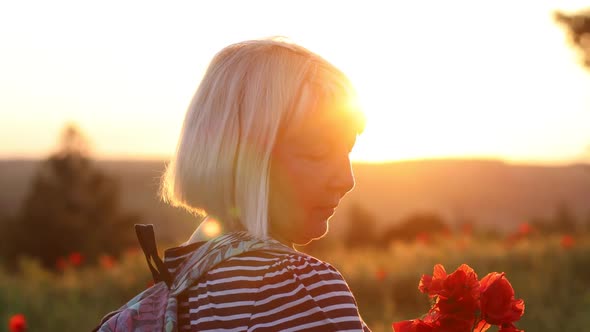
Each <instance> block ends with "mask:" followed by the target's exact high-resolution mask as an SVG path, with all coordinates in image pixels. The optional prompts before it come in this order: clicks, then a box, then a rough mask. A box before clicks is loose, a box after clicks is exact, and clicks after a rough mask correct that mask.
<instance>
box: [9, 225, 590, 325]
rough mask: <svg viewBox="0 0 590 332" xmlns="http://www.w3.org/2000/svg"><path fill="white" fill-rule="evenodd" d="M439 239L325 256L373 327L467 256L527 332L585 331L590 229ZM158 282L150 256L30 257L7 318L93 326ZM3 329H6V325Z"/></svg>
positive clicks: (16, 281)
mask: <svg viewBox="0 0 590 332" xmlns="http://www.w3.org/2000/svg"><path fill="white" fill-rule="evenodd" d="M436 243H438V244H437V245H431V244H424V243H406V242H402V241H394V242H392V243H390V245H389V246H388V247H387V248H386V249H376V248H368V247H361V248H357V249H350V248H348V249H347V248H343V247H339V248H336V249H334V250H332V251H326V252H324V253H323V255H322V256H319V257H318V258H320V259H323V260H326V261H328V262H330V263H331V264H332V265H334V266H335V267H336V268H338V269H339V270H340V271H341V272H342V274H343V275H344V277H345V278H346V280H347V282H348V283H349V285H350V287H351V289H352V291H353V293H354V294H355V297H356V299H357V302H358V304H359V308H360V311H361V315H362V317H363V319H364V320H365V321H366V322H367V323H368V324H369V326H370V327H371V328H372V329H373V331H375V332H378V331H391V323H392V322H393V321H399V320H405V319H412V318H416V317H419V316H420V315H422V314H424V313H425V312H426V311H427V310H428V308H429V302H428V299H427V297H426V296H425V295H424V294H421V293H420V292H419V291H418V282H419V280H420V277H421V276H422V274H432V269H433V267H434V265H435V264H436V263H441V264H443V265H444V266H445V268H446V269H447V271H448V272H452V271H454V269H456V268H457V267H458V266H459V265H460V264H462V263H467V264H469V265H470V266H471V267H473V268H474V269H475V271H476V272H477V273H478V275H479V277H480V278H481V277H483V276H485V275H486V274H487V273H489V272H493V271H497V272H500V271H503V272H506V276H507V277H508V279H509V280H510V282H511V283H512V286H513V287H514V290H515V292H516V297H518V298H522V299H524V300H525V304H526V309H525V314H524V316H523V318H522V319H521V321H519V322H517V325H518V326H519V327H520V328H521V329H524V330H526V331H535V332H546V331H585V330H586V328H587V326H588V325H589V324H590V316H588V314H587V310H588V307H590V235H588V234H586V235H583V236H582V235H579V236H578V237H576V238H575V244H574V245H573V246H572V247H570V248H564V247H563V245H562V244H561V237H560V236H558V235H552V236H548V237H547V236H543V237H540V236H531V237H528V238H522V239H520V240H519V242H518V243H516V244H512V245H507V243H506V242H505V241H499V240H486V239H483V238H472V237H470V236H466V235H461V236H453V237H445V240H441V241H437V242H436ZM150 280H151V276H150V274H149V270H148V268H147V266H146V263H145V259H144V257H143V256H142V255H141V254H139V253H135V254H131V253H129V254H127V255H124V256H123V257H122V259H121V260H120V261H119V262H117V263H116V264H115V265H114V266H113V267H105V266H98V265H96V266H86V267H83V268H73V267H70V268H67V269H66V270H65V271H64V272H63V273H60V274H55V273H51V272H48V271H47V270H46V269H44V268H42V267H41V266H40V264H39V263H38V261H36V260H30V259H21V261H20V264H19V272H18V273H17V274H9V273H8V272H6V271H3V270H1V269H0V324H2V325H4V326H6V324H7V322H8V319H9V317H10V316H11V315H13V314H16V313H23V314H24V315H25V316H26V317H27V320H28V324H29V326H30V330H31V331H88V330H90V329H92V328H93V327H94V326H95V325H96V324H97V323H98V321H99V320H100V319H101V318H102V316H103V315H104V314H106V313H107V312H109V311H112V310H114V309H117V308H118V307H119V306H121V305H122V304H124V303H125V302H126V301H128V300H129V299H131V298H132V297H133V296H134V295H135V294H137V293H139V292H140V291H141V290H142V289H144V288H145V287H146V284H147V283H148V282H149V281H150ZM0 329H1V328H0Z"/></svg>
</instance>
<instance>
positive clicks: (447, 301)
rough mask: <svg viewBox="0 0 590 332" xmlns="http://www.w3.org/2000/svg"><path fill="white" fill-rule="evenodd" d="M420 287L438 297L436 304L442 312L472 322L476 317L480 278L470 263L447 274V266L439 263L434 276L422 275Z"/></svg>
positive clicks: (421, 289) (422, 290)
mask: <svg viewBox="0 0 590 332" xmlns="http://www.w3.org/2000/svg"><path fill="white" fill-rule="evenodd" d="M418 289H419V290H420V291H421V292H423V293H426V294H428V295H429V296H430V297H435V296H436V297H437V300H436V303H435V306H436V307H437V308H438V309H439V310H440V312H441V314H444V315H450V316H453V317H455V318H461V319H463V320H470V321H471V322H473V319H475V311H476V309H477V308H478V306H479V280H478V278H477V274H476V273H475V271H474V270H473V269H472V268H471V267H469V265H467V264H462V265H461V266H459V268H457V270H455V272H453V273H451V274H449V275H447V273H446V271H445V268H444V267H443V266H442V265H440V264H437V265H435V267H434V271H433V276H432V277H431V276H428V275H424V276H422V279H421V280H420V284H419V285H418Z"/></svg>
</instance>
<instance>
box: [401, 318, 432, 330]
mask: <svg viewBox="0 0 590 332" xmlns="http://www.w3.org/2000/svg"><path fill="white" fill-rule="evenodd" d="M391 327H392V328H393V331H395V332H434V328H433V326H432V325H431V324H428V323H426V322H424V321H422V320H421V319H413V320H405V321H401V322H397V323H393V324H392V325H391Z"/></svg>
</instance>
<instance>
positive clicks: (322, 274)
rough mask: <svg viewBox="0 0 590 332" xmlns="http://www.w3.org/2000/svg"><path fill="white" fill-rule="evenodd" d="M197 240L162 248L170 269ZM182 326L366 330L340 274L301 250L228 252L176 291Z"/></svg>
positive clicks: (193, 328) (190, 328) (184, 328)
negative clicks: (231, 255) (198, 277)
mask: <svg viewBox="0 0 590 332" xmlns="http://www.w3.org/2000/svg"><path fill="white" fill-rule="evenodd" d="M200 244H201V243H193V244H189V245H186V246H181V247H175V248H171V249H168V250H166V252H165V255H164V263H165V264H166V267H167V268H168V270H169V271H170V273H172V274H174V272H175V271H176V269H177V268H178V266H180V265H181V264H182V262H183V261H184V260H185V259H186V258H187V257H188V256H189V255H190V253H191V252H193V251H194V250H196V249H197V248H198V247H199V245H200ZM178 319H179V323H178V326H179V330H180V331H228V332H229V331H370V330H369V328H368V327H367V325H366V324H365V323H364V322H363V320H362V319H361V317H360V315H359V312H358V308H357V304H356V301H355V299H354V297H353V295H352V293H351V291H350V289H349V287H348V285H347V283H346V281H344V278H343V277H342V275H341V274H340V272H338V271H337V270H336V269H335V268H334V267H333V266H331V265H330V264H328V263H326V262H323V261H320V260H318V259H316V258H314V257H312V256H309V255H307V254H304V253H299V252H294V253H276V252H270V251H250V252H246V253H243V254H241V255H238V256H234V257H230V258H229V259H227V260H225V261H223V262H221V263H220V264H218V265H217V266H215V267H214V268H212V269H211V270H209V272H207V273H206V274H204V275H203V276H202V277H201V278H200V279H199V280H198V281H196V282H195V283H194V284H193V285H192V286H191V287H189V288H188V289H187V290H186V291H185V292H183V293H181V294H180V295H179V297H178Z"/></svg>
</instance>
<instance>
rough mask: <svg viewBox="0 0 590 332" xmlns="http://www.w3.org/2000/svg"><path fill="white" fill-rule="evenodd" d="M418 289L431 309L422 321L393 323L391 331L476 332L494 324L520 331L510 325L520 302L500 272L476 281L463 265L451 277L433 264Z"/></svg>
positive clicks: (521, 306) (517, 315) (502, 329)
mask: <svg viewBox="0 0 590 332" xmlns="http://www.w3.org/2000/svg"><path fill="white" fill-rule="evenodd" d="M418 289H419V290H420V291H421V292H422V293H424V294H428V296H429V297H430V298H431V299H432V303H433V304H432V307H431V308H430V310H429V311H428V313H427V314H426V315H425V316H424V317H423V318H422V319H413V320H406V321H401V322H396V323H393V325H392V327H393V330H394V331H395V332H472V331H476V332H480V331H486V330H487V329H488V328H490V326H491V325H498V326H499V327H500V330H499V332H524V331H523V330H519V329H518V328H516V326H514V322H516V321H517V320H519V319H520V317H522V314H523V313H524V301H523V300H522V299H515V298H514V289H512V285H511V284H510V282H509V281H508V279H506V277H505V275H504V273H497V272H492V273H489V274H488V275H486V276H485V277H483V278H482V279H481V280H478V277H477V274H476V273H475V271H474V270H473V269H472V268H471V267H469V265H467V264H463V265H461V266H460V267H459V268H458V269H457V270H456V271H455V272H453V273H451V274H447V272H446V271H445V268H444V267H443V266H442V265H440V264H437V265H436V266H434V272H433V274H432V276H430V275H423V276H422V278H421V279H420V284H419V286H418Z"/></svg>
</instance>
